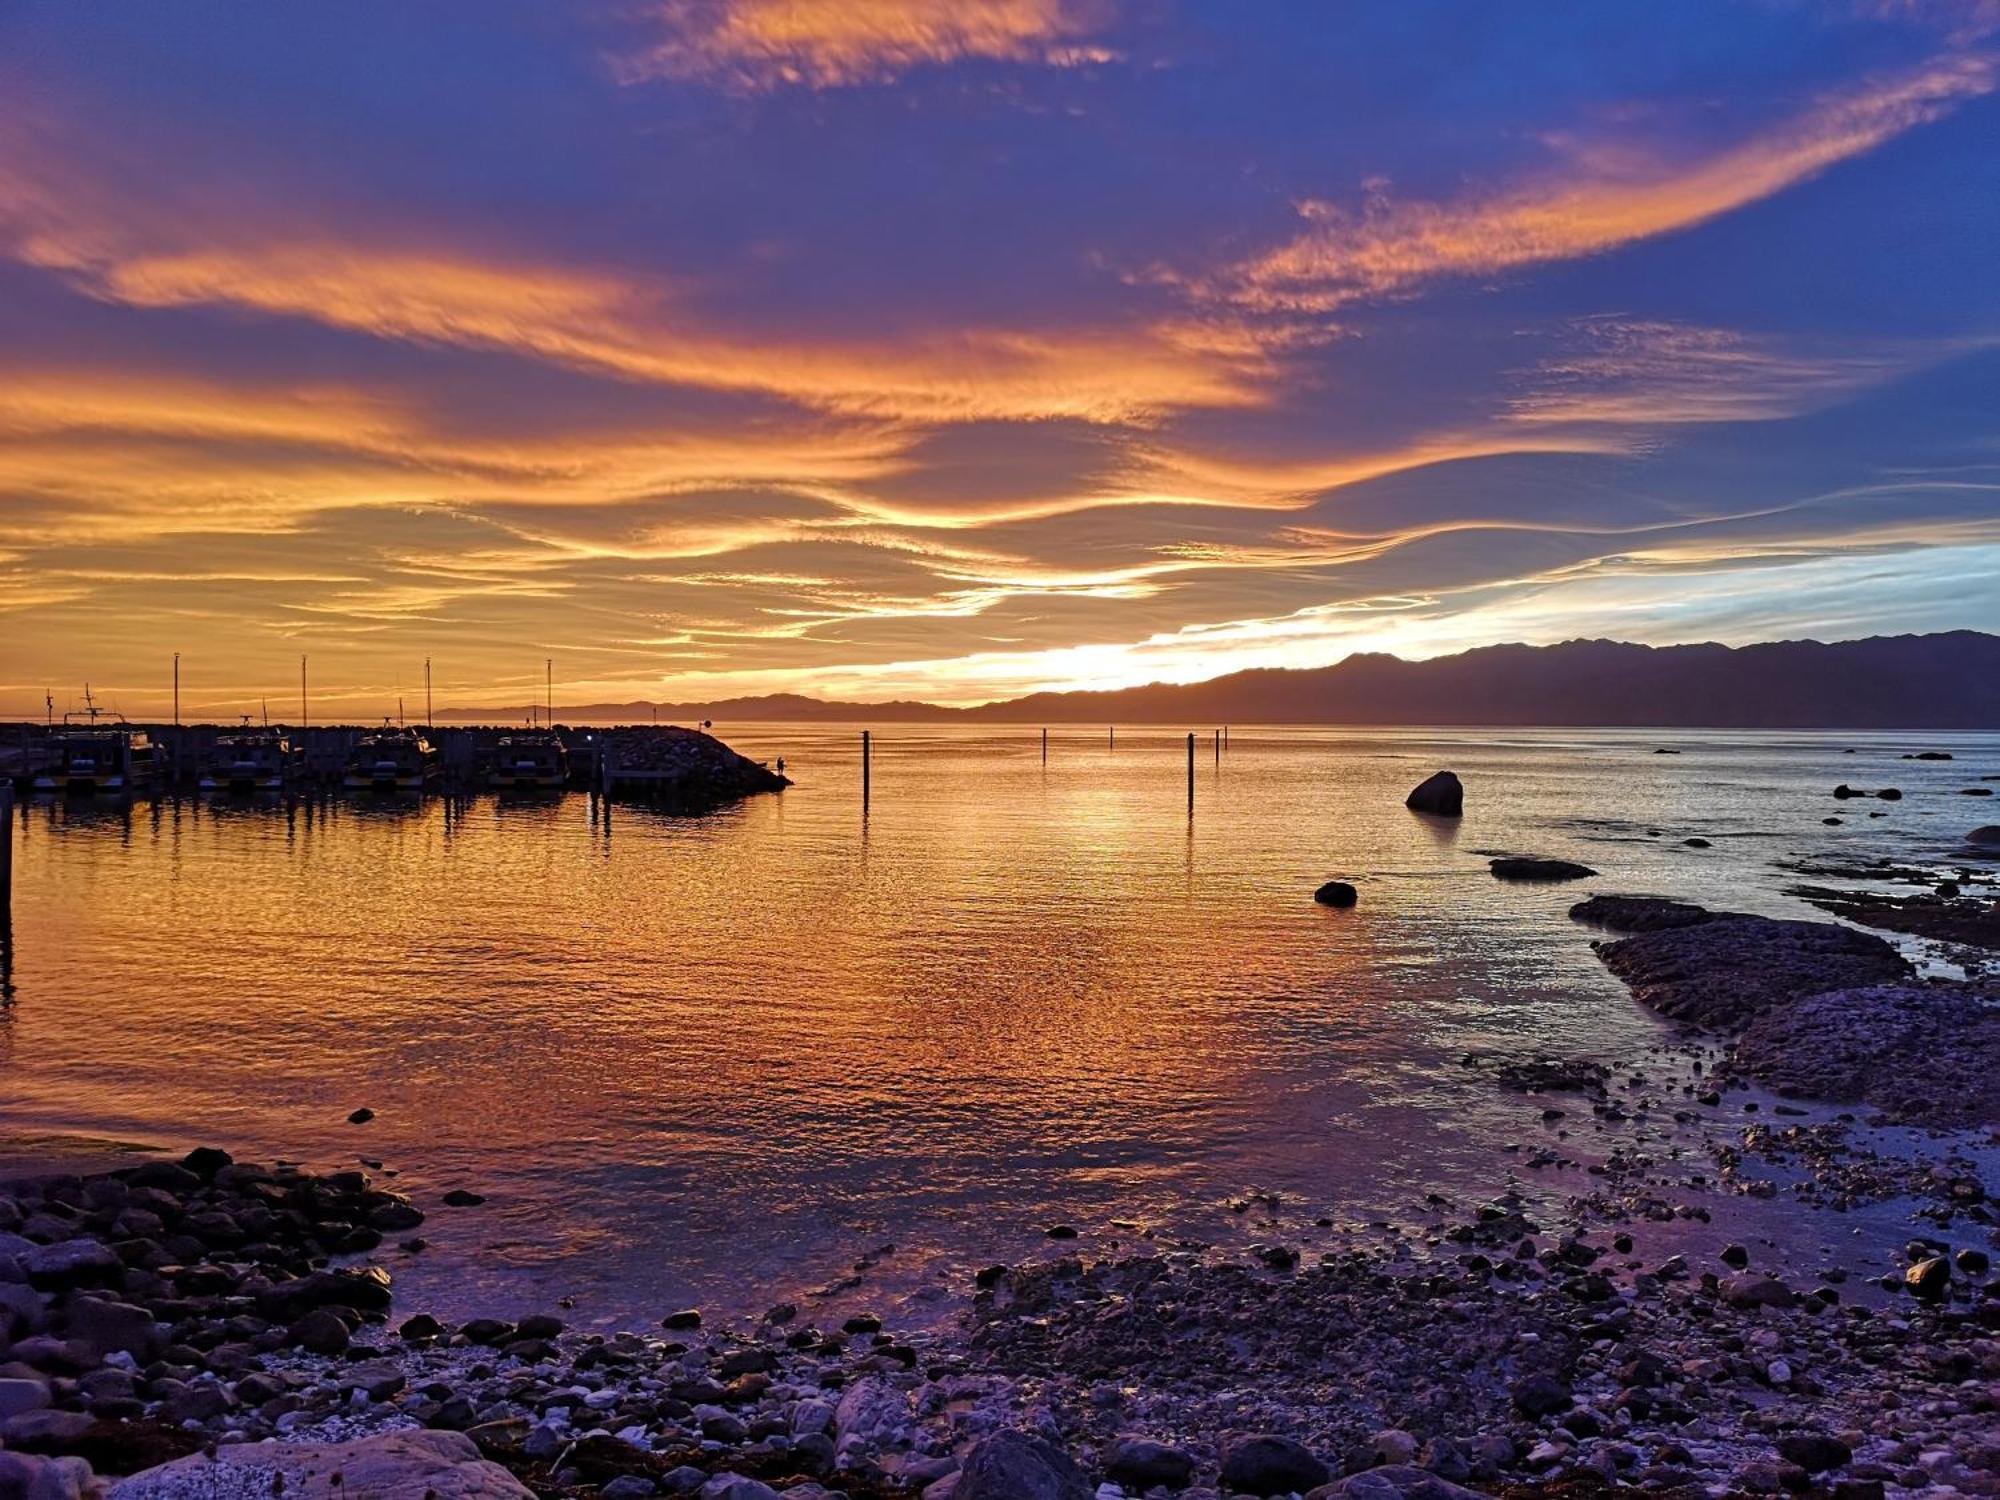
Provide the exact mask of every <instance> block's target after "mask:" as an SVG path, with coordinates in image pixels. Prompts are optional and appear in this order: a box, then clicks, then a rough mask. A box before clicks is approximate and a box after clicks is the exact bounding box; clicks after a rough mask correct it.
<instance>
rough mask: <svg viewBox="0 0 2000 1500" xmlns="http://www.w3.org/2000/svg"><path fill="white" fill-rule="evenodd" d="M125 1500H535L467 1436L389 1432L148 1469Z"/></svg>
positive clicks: (125, 1489) (236, 1447) (239, 1446)
mask: <svg viewBox="0 0 2000 1500" xmlns="http://www.w3.org/2000/svg"><path fill="white" fill-rule="evenodd" d="M116 1493H117V1494H118V1495H120V1496H121V1497H123V1500H185V1497H187V1496H190V1495H200V1496H202V1497H204V1500H270V1497H271V1496H274V1495H282V1496H284V1500H390V1497H398V1500H400V1497H403V1496H410V1497H417V1496H423V1497H428V1500H534V1493H533V1491H531V1490H530V1489H528V1487H527V1486H526V1485H524V1484H522V1483H521V1481H520V1480H518V1479H516V1478H515V1477H514V1476H513V1475H512V1474H509V1473H508V1472H507V1471H506V1470H505V1469H503V1468H501V1467H500V1465H498V1464H496V1463H490V1462H488V1461H487V1460H486V1459H483V1458H481V1457H480V1456H479V1449H478V1448H477V1447H476V1446H475V1445H474V1444H473V1441H472V1439H471V1438H469V1437H467V1436H466V1435H465V1434H464V1433H462V1432H444V1431H424V1432H388V1433H383V1434H381V1435H379V1436H377V1437H368V1438H357V1439H356V1440H355V1441H353V1442H350V1443H236V1444H233V1445H229V1446H224V1447H219V1448H216V1449H214V1450H213V1457H211V1456H210V1455H209V1454H208V1453H196V1454H191V1455H190V1456H188V1457H187V1458H182V1459H176V1460H175V1461H174V1462H173V1463H170V1464H161V1465H160V1466H159V1467H158V1468H154V1469H146V1470H143V1471H142V1472H140V1473H137V1474H134V1475H133V1476H132V1477H131V1478H130V1479H127V1480H125V1481H123V1482H122V1483H121V1484H119V1486H118V1488H117V1491H116Z"/></svg>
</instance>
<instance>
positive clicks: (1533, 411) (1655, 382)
mask: <svg viewBox="0 0 2000 1500" xmlns="http://www.w3.org/2000/svg"><path fill="white" fill-rule="evenodd" d="M1566 342H1567V343H1568V345H1569V348H1568V349H1567V350H1566V351H1565V352H1564V353H1562V354H1559V355H1557V356H1556V357H1554V358H1552V359H1549V360H1546V361H1544V362H1543V363H1542V364H1540V365H1538V366H1537V367H1536V368H1535V369H1534V370H1532V371H1529V372H1526V374H1525V376H1524V377H1523V382H1524V383H1523V389H1522V390H1521V392H1520V393H1519V394H1518V395H1516V396H1514V397H1512V398H1511V399H1510V400H1509V402H1508V406H1507V409H1508V413H1509V415H1510V416H1511V417H1512V418H1513V420H1514V421H1516V422H1520V423H1526V424H1530V425H1534V426H1539V427H1561V426H1567V425H1571V424H1579V423H1586V424H1604V425H1609V426H1614V427H1620V428H1633V427H1651V426H1658V425H1676V424H1682V423H1690V422H1761V421H1771V420H1775V419H1779V418H1784V417H1792V416H1797V415H1799V414H1801V413H1803V412H1809V411H1815V410H1818V409H1819V408H1821V407H1824V406H1829V405H1832V404H1833V403H1835V402H1838V401H1841V400H1844V399H1846V398H1847V397H1849V396H1852V395H1854V394H1855V393H1856V392H1858V391H1862V390H1866V389H1867V388H1868V387H1870V386H1873V385H1878V384H1880V383H1882V382H1883V381H1886V380H1893V379H1895V378H1896V377H1898V376H1901V375H1906V374H1908V373H1909V372H1910V371H1912V370H1915V369H1918V368H1920V367H1922V366H1924V365H1926V364H1930V363H1934V362H1936V361H1938V360H1940V359H1946V358H1950V357H1952V356H1954V355H1957V354H1963V353H1966V352H1968V351H1969V350H1970V349H1972V348H1974V347H1976V344H1975V343H1974V342H1973V341H1970V340H1966V339H1952V340H1948V341H1945V342H1943V343H1942V344H1937V343H1918V342H1912V341H1877V342H1876V343H1875V344H1873V345H1872V346H1868V347H1860V348H1857V347H1854V345H1853V342H1852V341H1851V340H1850V341H1848V342H1847V343H1846V344H1845V345H1844V346H1841V345H1835V344H1833V343H1831V342H1830V341H1828V340H1825V339H1814V338H1810V337H1791V338H1780V337H1776V336H1773V335H1753V334H1745V333H1739V332H1735V331H1733V330H1730V329H1726V328H1700V327H1694V326H1690V325H1688V324H1685V323H1671V322H1665V321H1660V320H1647V319H1636V318H1630V317H1621V316H1616V315H1606V316H1602V317H1595V318H1583V319H1578V320H1577V321H1576V322H1575V323H1574V324H1572V325H1571V327H1570V328H1569V330H1568V336H1567V339H1566Z"/></svg>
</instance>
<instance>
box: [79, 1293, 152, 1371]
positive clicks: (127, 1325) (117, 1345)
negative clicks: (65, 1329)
mask: <svg viewBox="0 0 2000 1500" xmlns="http://www.w3.org/2000/svg"><path fill="white" fill-rule="evenodd" d="M69 1336H70V1337H71V1338H72V1339H74V1340H75V1341H76V1342H77V1343H80V1344H82V1345H84V1346H86V1347H87V1348H89V1349H91V1350H93V1351H95V1352H96V1354H97V1355H98V1357H99V1358H102V1357H103V1356H105V1355H107V1354H111V1353H115V1352H117V1351H120V1350H122V1351H124V1352H125V1353H127V1354H129V1355H131V1356H132V1357H133V1358H134V1359H136V1360H139V1361H140V1362H141V1363H144V1362H145V1361H147V1360H149V1359H151V1358H153V1356H154V1355H156V1354H157V1353H159V1351H160V1347H161V1345H162V1344H163V1343H164V1342H165V1334H164V1333H163V1332H162V1330H161V1328H160V1325H159V1324H157V1323H155V1322H154V1321H153V1315H152V1314H151V1313H149V1312H147V1311H146V1309H145V1308H143V1307H134V1306H132V1305H131V1304H130V1303H128V1302H109V1301H105V1302H100V1301H98V1300H97V1299H96V1298H94V1297H79V1298H77V1299H76V1300H75V1301H74V1302H72V1303H70V1305H69Z"/></svg>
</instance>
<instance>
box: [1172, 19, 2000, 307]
mask: <svg viewBox="0 0 2000 1500" xmlns="http://www.w3.org/2000/svg"><path fill="white" fill-rule="evenodd" d="M1995 81H1996V67H1995V59H1994V58H1993V57H1992V56H1991V55H1988V54H1981V53H1966V54H1961V55H1956V56H1950V57H1945V58H1941V59H1939V60H1936V61H1934V62H1932V63H1930V64H1928V65H1927V66H1925V67H1922V68H1918V69H1916V70H1914V71H1911V72H1907V73H1904V74H1900V75H1897V76H1895V77H1891V78H1887V79H1878V80H1876V81H1875V82H1873V83H1871V84H1868V85H1866V86H1864V87H1861V88H1858V89H1854V90H1851V91H1848V92H1845V93H1840V94H1834V95H1830V96H1828V97H1825V98H1823V99H1821V100H1820V101H1819V102H1818V103H1817V104H1815V105H1814V106H1812V107H1811V108H1809V109H1807V110H1806V111H1805V112H1804V113H1802V114H1800V115H1798V116H1797V117H1795V118H1793V119H1792V120H1790V121H1787V122H1785V123H1784V124H1782V125H1780V126H1779V127H1778V128H1777V129H1775V130H1772V131H1770V132H1768V133H1766V134H1764V135H1761V136H1758V137H1756V138H1753V139H1751V140H1749V141H1746V142H1744V143H1742V144H1740V145H1737V146H1733V147H1730V148H1728V149H1725V150H1722V151H1718V152H1714V153H1712V154H1710V155H1707V156H1702V157H1698V158H1696V159H1694V160H1680V159H1674V158H1673V157H1672V156H1671V154H1670V153H1666V152H1663V151H1661V150H1659V149H1656V148H1652V147H1649V146H1647V145H1646V144H1645V143H1639V142H1624V141H1600V142H1589V141H1576V140H1562V141H1558V142H1557V143H1556V144H1558V145H1559V146H1560V147H1561V148H1562V149H1563V150H1564V151H1565V152H1566V153H1567V155H1568V156H1569V158H1570V167H1569V169H1568V170H1567V171H1566V172H1564V173H1562V174H1560V175H1557V176H1554V177H1551V178H1548V179H1545V180H1542V181H1538V182H1532V183H1529V184H1526V185H1524V186H1522V187H1519V188H1516V189H1515V190H1513V191H1511V192H1504V193H1499V194H1494V195H1489V196H1484V197H1480V198H1475V199H1473V200H1471V201H1468V202H1463V203H1422V202H1401V201H1397V200H1395V199H1392V198H1390V197H1388V196H1386V195H1379V194H1378V195H1377V196H1375V197H1373V198H1371V200H1370V201H1369V203H1368V205H1367V207H1366V208H1365V209H1364V210H1363V211H1362V212H1361V213H1359V214H1355V213H1351V212H1349V211H1347V210H1345V209H1343V208H1341V207H1339V206H1337V205H1334V204H1331V203H1326V202H1320V201H1308V202H1306V203H1303V204H1301V205H1300V209H1299V212H1300V214H1301V215H1302V216H1303V217H1304V218H1305V219H1306V220H1308V221H1309V223H1310V225H1311V227H1310V228H1308V229H1307V230H1306V231H1305V232H1304V233H1302V234H1300V235H1299V236H1298V237H1297V238H1295V239H1293V240H1291V241H1289V242H1287V243H1286V244H1283V245H1281V246H1279V247H1278V248H1276V249H1275V250H1272V251H1269V252H1267V253H1265V254H1263V255H1260V256H1258V257H1256V258H1255V259H1253V260H1251V261H1249V262H1248V263H1246V264H1243V265H1240V266H1238V267H1235V268H1234V269H1233V270H1232V271H1231V272H1229V273H1227V274H1226V275H1225V276H1223V277H1222V278H1220V279H1219V280H1216V281H1214V282H1212V283H1211V284H1210V286H1209V289H1210V290H1213V291H1219V292H1221V293H1222V294H1224V295H1226V296H1228V297H1230V298H1232V299H1234V300H1237V301H1240V302H1243V303H1245V304H1247V305H1250V306H1254V307H1258V308H1262V309H1267V310H1272V311H1279V310H1293V311H1309V312H1325V311H1329V310H1331V309H1333V308H1337V307H1341V306H1344V305H1347V304H1349V303H1353V302H1357V301H1362V300H1367V299H1371V298H1379V297H1384V296H1392V295H1397V294H1402V293H1406V292H1409V291H1411V290H1413V289H1415V288H1417V287H1419V286H1421V285H1424V284H1425V283H1428V282H1431V281H1435V280H1438V279H1442V278H1447V277H1463V276H1482V275H1491V274H1493V273H1496V272H1501V271H1508V270H1514V269H1517V268H1520V267H1524V266H1532V265H1540V264H1545V263H1548V262H1552V261H1562V260H1574V259H1577V258H1579V257H1583V256H1588V255H1596V254H1600V253H1602V252H1604V251H1606V250H1614V249H1616V248H1618V247H1619V246H1621V245H1627V244H1631V243H1633V242H1634V241H1636V240H1642V239H1648V238H1651V237H1653V236H1655V235H1661V234H1670V233H1673V232H1675V231H1678V230H1682V229H1689V228H1692V227H1693V226H1695V225H1697V224H1702V223H1705V222H1706V221H1708V220H1710V219H1713V218H1716V217H1717V216H1719V215H1721V214H1725V213H1729V212H1731V211H1732V210H1734V209H1738V208H1742V207H1744V206H1745V205H1747V204H1751V203H1755V202H1758V201H1759V200H1761V199H1764V198H1768V197H1771V196H1772V195H1773V194H1776V193H1779V192H1782V191H1784V190H1785V189H1786V188H1789V187H1791V186H1793V185H1795V184H1797V183H1800V182H1804V181H1806V180H1807V179H1809V178H1812V177H1815V176H1817V175H1818V174H1819V173H1821V172H1824V171H1826V170H1827V169H1828V168H1829V167H1832V166H1834V165H1836V164H1838V163H1840V162H1843V161H1846V160H1849V159H1850V158H1853V157H1856V156H1859V155H1861V154H1863V153H1864V152H1867V151H1870V150H1873V149H1874V148H1875V147H1877V146H1879V145H1881V144H1882V143H1883V142H1884V141H1887V140H1890V139H1892V138H1894V137H1895V136H1898V135H1901V134H1902V133H1903V132H1905V131H1907V130H1911V129H1913V128H1915V127H1916V126H1919V125H1922V124H1925V123H1927V122H1929V121H1932V120H1935V119H1937V118H1939V117H1940V116H1942V115H1943V114H1945V113H1947V112H1948V111H1949V110H1951V109H1952V108H1954V107H1955V106H1957V105H1958V104H1960V103H1963V102H1964V101H1965V100H1967V99H1971V98H1975V97H1977V96H1979V95H1982V94H1986V93H1990V92H1991V91H1992V89H1993V88H1994V85H1995Z"/></svg>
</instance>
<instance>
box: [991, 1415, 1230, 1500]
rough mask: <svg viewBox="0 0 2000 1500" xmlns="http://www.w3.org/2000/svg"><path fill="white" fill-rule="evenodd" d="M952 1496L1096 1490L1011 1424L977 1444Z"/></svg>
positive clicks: (1047, 1445)
mask: <svg viewBox="0 0 2000 1500" xmlns="http://www.w3.org/2000/svg"><path fill="white" fill-rule="evenodd" d="M1260 1493H1261V1492H1260ZM951 1494H952V1500H1091V1494H1092V1491H1091V1488H1090V1486H1089V1485H1088V1484H1087V1483H1086V1482H1085V1481H1084V1477H1083V1472H1082V1471H1081V1470H1080V1469H1078V1468H1077V1466H1076V1465H1075V1463H1073V1462H1072V1461H1071V1459H1070V1456H1069V1455H1068V1454H1067V1453H1065V1452H1063V1450H1062V1449H1060V1448H1058V1447H1056V1446H1055V1445H1054V1444H1053V1443H1051V1442H1048V1441H1047V1440H1046V1439H1043V1438H1039V1437H1036V1436H1034V1435H1033V1434H1031V1433H1026V1432H1021V1431H1018V1430H1016V1429H1014V1428H1011V1427H1010V1428H1006V1429H1004V1430H1002V1431H1000V1432H996V1433H994V1434H993V1435H992V1436H991V1437H986V1438H981V1439H980V1440H979V1442H978V1443H976V1444H974V1445H973V1448H972V1451H971V1452H970V1453H968V1454H966V1456H965V1466H964V1468H962V1469H961V1470H960V1471H959V1474H958V1483H957V1484H956V1485H954V1486H953V1487H952V1491H951Z"/></svg>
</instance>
